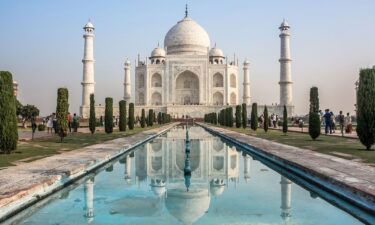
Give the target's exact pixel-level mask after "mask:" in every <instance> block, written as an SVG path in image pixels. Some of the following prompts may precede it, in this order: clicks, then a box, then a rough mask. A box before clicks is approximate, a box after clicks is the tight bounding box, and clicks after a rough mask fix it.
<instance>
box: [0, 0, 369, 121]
mask: <svg viewBox="0 0 375 225" xmlns="http://www.w3.org/2000/svg"><path fill="white" fill-rule="evenodd" d="M187 2H188V4H189V15H190V17H191V18H193V19H194V20H195V21H197V22H198V23H199V24H200V25H201V26H203V27H204V28H205V29H206V31H207V32H208V34H209V35H210V39H211V44H212V45H214V43H215V42H216V43H217V47H220V48H222V50H223V51H224V53H225V54H226V55H228V56H229V58H230V59H231V58H233V54H234V53H236V55H237V56H239V58H240V62H243V60H244V59H245V58H248V59H249V60H250V61H251V67H250V79H251V95H252V100H253V101H256V102H258V104H271V103H275V102H279V86H278V80H279V62H278V59H279V56H280V50H279V48H280V47H279V46H280V40H279V37H278V35H279V30H278V26H279V25H280V23H281V22H282V20H283V18H286V19H287V20H288V22H289V25H290V26H291V30H290V32H291V35H292V36H291V52H292V59H293V62H292V78H293V81H294V84H293V87H294V94H293V96H294V104H295V105H296V113H299V114H301V113H306V112H307V111H308V106H309V88H310V87H311V86H313V85H315V86H317V87H318V88H319V95H320V103H321V108H331V109H333V110H334V111H338V110H341V109H342V110H344V111H345V112H346V111H350V112H353V110H354V106H353V105H354V104H355V91H354V83H355V81H356V80H357V78H358V72H359V69H360V68H364V67H368V66H372V65H373V64H375V29H374V24H375V13H374V10H375V1H374V0H357V1H354V0H351V1H349V0H330V1H329V0H314V1H308V0H294V1H292V0H289V1H288V0H283V1H280V0H267V1H261V0H258V1H254V0H251V1H250V0H237V1H236V0H233V1H217V0H204V1H202V0H200V1H198V0H189V1H187ZM185 3H186V1H180V0H179V1H176V0H174V1H172V0H170V1H165V0H160V1H145V0H137V1H124V0H121V1H120V0H119V1H100V0H96V1H93V0H90V1H88V0H80V1H78V0H68V1H67V0H65V1H48V0H30V1H21V0H0V31H1V35H0V70H8V71H11V72H12V73H13V76H14V79H15V80H17V81H18V83H19V88H20V91H19V100H20V101H21V102H22V103H24V104H26V103H27V104H35V105H37V106H38V107H39V108H40V109H41V111H42V114H43V115H46V114H48V113H50V112H52V111H54V110H55V107H56V92H57V88H58V87H67V88H68V89H69V91H70V105H71V108H70V111H71V112H78V108H79V105H80V104H81V91H82V87H81V81H82V62H81V60H82V57H83V38H82V34H83V29H82V27H83V26H84V24H85V23H86V22H87V20H88V18H91V20H92V22H93V24H94V26H95V28H96V30H95V35H96V36H95V41H94V48H95V51H94V53H95V60H96V62H95V81H96V87H95V89H96V101H97V103H103V102H104V98H105V97H113V98H114V100H115V102H117V101H119V100H121V98H122V96H123V77H124V70H123V62H124V60H125V59H126V58H129V59H131V62H132V64H133V65H132V77H133V79H134V60H135V59H136V57H137V53H140V54H141V58H142V59H144V58H145V57H148V56H149V54H150V53H151V51H152V50H153V48H154V47H156V45H157V43H158V42H160V43H161V44H163V42H164V36H165V34H166V33H167V31H168V30H169V29H170V28H171V27H172V26H173V25H174V24H176V22H177V21H178V20H180V19H182V18H183V16H184V10H185V9H184V7H185ZM242 80H243V79H242V66H241V67H240V79H239V84H240V86H241V89H240V93H239V95H240V97H241V98H240V99H241V100H242Z"/></svg>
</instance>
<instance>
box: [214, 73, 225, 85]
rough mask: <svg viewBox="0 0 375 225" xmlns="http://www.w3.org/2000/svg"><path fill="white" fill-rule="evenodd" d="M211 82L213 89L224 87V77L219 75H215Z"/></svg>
mask: <svg viewBox="0 0 375 225" xmlns="http://www.w3.org/2000/svg"><path fill="white" fill-rule="evenodd" d="M212 80H213V86H214V87H224V76H223V75H222V74H221V73H215V74H214V76H213V77H212Z"/></svg>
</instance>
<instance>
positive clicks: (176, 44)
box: [164, 17, 210, 54]
mask: <svg viewBox="0 0 375 225" xmlns="http://www.w3.org/2000/svg"><path fill="white" fill-rule="evenodd" d="M164 46H165V47H166V48H167V53H168V54H207V49H208V48H209V47H210V38H209V36H208V34H207V32H206V31H205V30H204V29H203V28H202V27H201V26H200V25H199V24H198V23H196V22H195V21H194V20H192V19H190V18H189V17H185V18H184V19H182V20H180V21H179V22H178V23H177V24H176V25H174V26H173V27H172V28H171V29H170V30H169V31H168V33H167V34H166V35H165V38H164Z"/></svg>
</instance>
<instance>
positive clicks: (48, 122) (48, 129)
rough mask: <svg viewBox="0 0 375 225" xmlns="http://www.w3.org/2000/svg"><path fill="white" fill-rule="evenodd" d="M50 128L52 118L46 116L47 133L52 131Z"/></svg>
mask: <svg viewBox="0 0 375 225" xmlns="http://www.w3.org/2000/svg"><path fill="white" fill-rule="evenodd" d="M52 128H53V119H52V116H48V117H47V133H50V132H51V133H52Z"/></svg>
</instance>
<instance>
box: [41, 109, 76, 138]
mask: <svg viewBox="0 0 375 225" xmlns="http://www.w3.org/2000/svg"><path fill="white" fill-rule="evenodd" d="M67 120H68V128H69V132H72V130H73V132H77V131H78V127H79V117H78V116H77V114H75V113H74V114H73V116H72V115H71V114H70V113H68V116H67ZM43 124H44V125H46V127H47V133H52V132H55V133H57V132H58V131H57V117H56V113H52V114H51V115H49V116H47V117H45V118H44V119H43Z"/></svg>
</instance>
